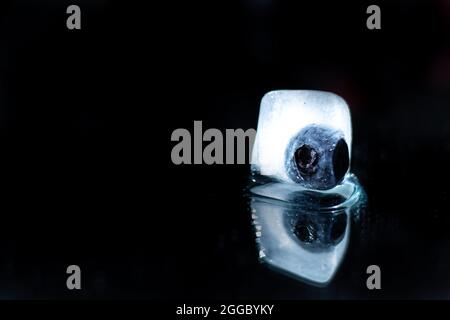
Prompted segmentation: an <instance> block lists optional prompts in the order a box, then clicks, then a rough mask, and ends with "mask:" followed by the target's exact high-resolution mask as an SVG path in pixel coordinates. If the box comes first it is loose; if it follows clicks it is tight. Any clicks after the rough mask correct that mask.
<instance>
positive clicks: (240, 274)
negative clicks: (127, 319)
mask: <svg viewBox="0 0 450 320" xmlns="http://www.w3.org/2000/svg"><path fill="white" fill-rule="evenodd" d="M70 4H78V5H80V7H81V10H82V29H81V30H79V31H69V30H67V28H66V18H67V14H66V12H65V11H66V8H67V6H68V5H70ZM370 4H373V3H372V2H370V3H369V2H358V3H357V2H353V3H351V2H349V3H347V2H345V3H342V2H339V3H338V2H331V1H330V2H323V1H310V2H305V1H284V0H280V1H275V0H264V1H263V0H261V1H257V0H243V1H195V2H188V1H185V2H173V1H167V2H164V4H161V3H158V4H153V3H152V2H150V1H149V2H148V3H147V4H144V2H137V1H136V2H124V1H106V0H105V1H101V0H99V1H78V2H72V1H70V2H69V1H56V0H55V1H41V2H39V3H38V2H36V1H2V2H1V5H0V6H1V7H0V14H1V22H0V39H1V42H0V128H1V129H0V139H1V140H0V141H1V142H0V147H1V150H2V153H1V154H2V156H1V158H0V166H1V171H0V172H1V175H0V177H1V179H0V186H1V191H2V192H1V201H0V216H1V217H2V219H1V223H0V228H1V232H0V298H155V299H169V298H176V299H181V300H183V299H233V298H250V299H252V298H260V299H273V298H277V299H297V298H299V299H300V298H301V299H321V298H326V299H345V298H354V299H358V298H376V299H378V298H383V299H395V298H401V299H414V298H440V299H442V298H448V294H449V291H448V288H449V287H450V277H449V276H448V273H449V272H450V271H449V270H450V268H449V266H450V258H449V256H448V251H449V249H450V232H449V230H448V229H449V227H450V218H449V214H450V208H449V207H448V197H449V193H448V192H449V187H448V181H449V178H450V170H449V169H448V168H447V165H448V163H449V160H450V144H449V138H450V125H449V123H448V120H447V119H450V110H449V103H450V38H449V35H450V33H449V32H450V6H449V4H448V1H444V0H442V1H420V2H419V1H390V2H389V3H388V2H386V3H385V2H380V1H377V2H376V3H375V4H378V5H379V6H380V7H381V11H382V29H381V30H368V29H367V28H366V19H367V16H368V15H367V14H366V8H367V6H368V5H370ZM275 89H317V90H327V91H333V92H335V93H337V94H339V95H341V96H342V97H344V98H345V99H346V101H347V102H348V103H349V105H350V108H351V112H352V117H353V129H354V130H353V131H354V149H353V155H352V171H353V172H355V173H356V174H357V176H358V177H359V178H360V180H361V183H362V184H363V186H364V187H365V189H366V192H367V194H368V198H369V211H368V214H367V217H365V218H364V219H363V221H362V223H361V225H355V226H354V228H355V230H354V232H353V234H352V238H351V244H350V247H349V250H348V253H347V256H346V258H345V260H344V262H343V264H342V266H341V269H340V270H339V271H338V274H337V276H336V278H335V279H334V280H333V282H332V283H331V284H330V285H329V286H328V287H326V288H315V287H311V286H309V285H306V284H303V283H301V282H297V281H295V280H293V279H291V278H287V277H285V276H283V275H280V274H277V273H274V272H273V271H271V270H268V269H267V268H265V267H264V266H263V265H260V264H259V263H258V261H257V251H256V248H255V244H254V235H253V231H252V228H251V219H250V214H249V213H248V211H247V206H246V200H245V199H244V198H243V195H242V194H243V189H244V187H245V186H246V184H247V181H248V171H249V168H248V166H244V165H227V166H219V165H216V166H207V165H191V166H189V165H185V166H176V165H173V164H172V163H171V159H170V151H171V149H172V147H173V145H174V143H172V142H171V141H170V136H171V133H172V131H173V130H175V129H176V128H180V127H181V128H187V129H188V130H190V131H191V132H192V130H193V121H194V120H202V121H203V126H204V128H205V129H206V128H219V129H225V128H244V129H245V128H252V127H253V128H256V121H257V116H258V110H259V102H260V99H261V97H262V96H263V94H264V93H265V92H267V91H269V90H275ZM70 264H77V265H79V266H80V267H81V270H82V286H83V289H82V290H81V291H77V292H72V291H69V290H67V289H66V285H65V282H66V277H67V275H66V273H65V270H66V267H67V266H68V265H70ZM370 264H377V265H379V266H380V267H381V270H382V290H380V291H369V290H367V288H366V285H365V282H366V277H367V275H366V273H365V270H366V268H367V266H368V265H370Z"/></svg>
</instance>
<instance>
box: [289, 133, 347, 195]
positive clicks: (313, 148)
mask: <svg viewBox="0 0 450 320" xmlns="http://www.w3.org/2000/svg"><path fill="white" fill-rule="evenodd" d="M349 164H350V160H349V151H348V146H347V143H346V142H345V139H344V134H343V133H342V132H341V131H340V130H335V129H331V128H329V127H325V126H320V125H309V126H307V127H304V128H303V129H302V130H301V131H300V132H299V133H298V134H296V135H295V136H294V137H293V138H292V139H291V140H290V142H289V144H288V146H287V149H286V153H285V168H286V172H287V174H288V176H289V178H291V179H292V180H293V181H294V182H296V183H299V184H301V185H303V186H305V187H306V188H310V189H319V190H327V189H331V188H333V187H334V186H336V185H337V184H339V183H340V182H341V181H342V179H343V178H344V176H345V174H346V172H347V171H348V169H349Z"/></svg>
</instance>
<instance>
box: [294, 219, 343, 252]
mask: <svg viewBox="0 0 450 320" xmlns="http://www.w3.org/2000/svg"><path fill="white" fill-rule="evenodd" d="M346 229H347V214H346V213H345V212H341V213H338V214H336V215H321V214H301V215H299V216H298V217H297V219H296V220H294V221H293V232H294V234H295V236H296V237H297V238H298V240H300V243H301V244H302V245H305V246H306V247H308V248H311V249H313V248H327V247H330V246H335V245H337V244H338V243H340V242H341V241H342V239H343V238H344V234H345V230H346Z"/></svg>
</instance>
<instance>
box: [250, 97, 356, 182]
mask: <svg viewBox="0 0 450 320" xmlns="http://www.w3.org/2000/svg"><path fill="white" fill-rule="evenodd" d="M311 124H316V125H322V126H326V127H330V128H332V129H336V130H339V131H341V132H342V133H343V134H344V138H345V140H346V142H347V145H348V149H349V154H350V155H351V142H352V127H351V120H350V111H349V109H348V106H347V103H346V102H345V101H344V100H343V99H342V98H341V97H339V96H337V95H336V94H333V93H330V92H323V91H312V90H280V91H271V92H269V93H267V94H266V95H265V96H264V97H263V99H262V101H261V108H260V112H259V119H258V128H257V133H256V139H255V143H254V147H253V153H252V169H253V170H255V171H257V172H259V173H260V174H262V175H265V176H272V177H275V178H278V179H280V180H282V181H287V182H291V181H292V180H291V179H290V178H289V176H288V175H287V172H286V169H285V165H284V164H285V158H284V157H285V151H286V149H287V147H288V144H289V141H290V140H291V139H292V138H293V137H294V136H295V135H296V134H297V133H298V132H299V131H300V130H301V129H302V128H304V127H306V126H308V125H311Z"/></svg>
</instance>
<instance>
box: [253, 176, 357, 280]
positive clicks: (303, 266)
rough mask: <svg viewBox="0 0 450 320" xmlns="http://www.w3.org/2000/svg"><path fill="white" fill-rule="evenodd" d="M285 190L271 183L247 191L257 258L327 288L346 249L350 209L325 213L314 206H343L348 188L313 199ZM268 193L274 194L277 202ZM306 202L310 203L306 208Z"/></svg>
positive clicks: (309, 193)
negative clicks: (248, 192) (249, 199)
mask: <svg viewBox="0 0 450 320" xmlns="http://www.w3.org/2000/svg"><path fill="white" fill-rule="evenodd" d="M287 186H288V185H286V184H284V183H269V184H266V185H264V186H257V187H254V188H252V189H251V192H252V196H251V202H250V205H251V209H252V218H253V223H254V226H255V233H256V237H257V244H258V249H259V258H260V259H261V261H263V262H265V263H267V264H268V266H270V267H274V268H275V269H276V270H279V271H282V272H285V273H287V274H289V275H291V276H294V277H295V278H298V279H300V280H304V281H306V282H308V283H312V284H315V285H319V286H324V285H327V284H328V283H329V282H330V281H331V279H332V278H333V276H334V274H335V273H336V271H337V270H338V267H339V265H340V263H341V261H342V259H343V257H344V255H345V252H346V251H347V246H348V242H349V237H350V225H349V224H350V216H351V210H350V209H351V208H348V209H347V208H342V209H339V210H334V212H333V213H330V212H328V213H323V212H320V210H318V208H319V207H317V206H316V205H319V204H320V205H323V204H324V202H326V203H327V204H328V205H330V206H333V205H335V204H336V203H342V201H343V200H345V195H346V193H347V190H344V189H342V190H337V191H339V192H338V193H331V192H330V193H320V194H317V195H314V194H312V193H311V192H309V191H305V190H304V189H301V188H294V189H292V188H291V189H289V188H287ZM341 191H342V193H341ZM267 194H270V195H276V199H270V198H268V197H267V196H266V195H267ZM319 197H320V199H319ZM280 200H281V201H280ZM305 203H309V204H308V206H307V207H305V206H303V204H305ZM315 204H316V205H315ZM299 206H300V207H299Z"/></svg>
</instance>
